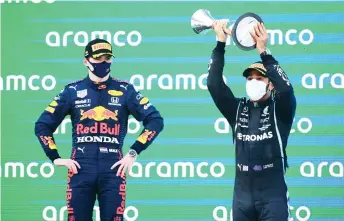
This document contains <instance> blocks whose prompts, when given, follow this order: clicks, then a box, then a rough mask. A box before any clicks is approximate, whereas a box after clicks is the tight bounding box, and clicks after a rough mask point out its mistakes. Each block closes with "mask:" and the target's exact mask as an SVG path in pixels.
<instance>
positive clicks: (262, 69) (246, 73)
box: [242, 61, 267, 78]
mask: <svg viewBox="0 0 344 221" xmlns="http://www.w3.org/2000/svg"><path fill="white" fill-rule="evenodd" d="M252 70H257V71H259V72H260V73H261V74H262V75H263V76H265V77H266V72H267V71H266V68H265V67H264V65H263V62H261V61H257V62H255V63H253V64H251V65H250V66H249V67H248V68H247V69H246V70H245V71H244V72H243V73H242V75H243V76H244V77H246V78H247V77H248V76H249V75H250V73H251V71H252Z"/></svg>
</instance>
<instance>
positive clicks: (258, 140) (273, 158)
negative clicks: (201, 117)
mask: <svg viewBox="0 0 344 221" xmlns="http://www.w3.org/2000/svg"><path fill="white" fill-rule="evenodd" d="M224 54H225V43H222V42H217V45H216V47H215V48H214V50H213V52H212V56H211V60H210V63H209V67H208V70H209V76H208V80H207V86H208V90H209V92H210V94H211V96H212V99H213V101H214V103H215V105H216V107H217V108H218V109H219V111H220V112H221V113H222V115H223V116H224V117H225V118H226V119H227V121H228V123H229V124H230V126H231V128H232V133H233V142H234V145H235V155H236V160H235V163H236V173H235V184H234V196H233V208H232V210H233V220H234V221H258V220H259V221H287V220H288V217H289V208H288V201H289V196H288V189H287V185H286V182H285V179H284V175H285V170H286V168H287V167H288V165H287V155H286V150H285V149H286V146H287V140H288V137H289V134H290V130H291V126H292V123H293V119H294V116H295V109H296V99H295V95H294V91H293V87H292V85H291V83H290V81H289V80H288V77H287V76H286V74H285V73H284V71H283V70H282V69H281V67H280V66H279V64H278V62H277V61H276V60H275V59H274V57H273V56H272V55H271V54H265V55H263V54H261V59H262V64H263V67H262V68H263V69H265V70H266V75H267V77H268V78H269V80H270V81H271V82H272V83H273V85H274V88H275V90H276V91H277V92H276V94H275V93H272V94H271V96H270V97H269V99H267V100H265V101H262V102H251V101H250V100H248V99H246V98H237V97H235V96H234V95H233V93H232V91H231V89H230V88H229V87H228V86H227V85H226V83H225V82H224V81H223V68H224V60H225V59H224Z"/></svg>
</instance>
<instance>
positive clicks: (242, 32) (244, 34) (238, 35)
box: [191, 9, 263, 51]
mask: <svg viewBox="0 0 344 221" xmlns="http://www.w3.org/2000/svg"><path fill="white" fill-rule="evenodd" d="M257 23H263V20H262V19H261V18H260V17H259V16H258V15H256V14H254V13H251V12H248V13H245V14H243V15H241V16H240V17H239V18H238V19H237V20H236V21H235V22H234V23H233V22H231V21H229V19H221V20H216V19H215V18H213V17H212V16H211V15H210V12H209V11H208V10H206V9H199V10H197V11H196V12H195V13H194V14H193V15H192V17H191V27H192V30H193V31H194V32H195V33H196V34H205V33H207V32H208V31H209V30H211V29H214V28H215V26H219V24H221V25H222V26H221V27H222V29H223V32H224V33H226V34H227V35H230V36H231V37H232V38H233V41H234V43H235V45H236V46H237V47H238V48H240V49H242V50H245V51H249V50H253V49H255V48H256V41H255V40H254V39H253V37H252V35H251V33H250V32H252V31H253V32H254V25H255V24H257ZM228 24H229V25H228ZM218 28H219V27H218ZM214 30H215V29H214ZM215 32H216V33H217V37H218V39H219V36H221V37H223V36H222V34H220V32H219V31H216V30H215ZM226 37H227V36H225V40H226ZM219 40H220V39H219Z"/></svg>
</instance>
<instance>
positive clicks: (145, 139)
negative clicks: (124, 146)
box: [128, 84, 164, 154]
mask: <svg viewBox="0 0 344 221" xmlns="http://www.w3.org/2000/svg"><path fill="white" fill-rule="evenodd" d="M128 92H129V95H128V109H129V111H130V113H131V114H132V115H133V116H134V118H135V119H136V120H137V121H139V122H142V123H143V127H144V129H143V130H142V131H141V134H140V136H139V137H138V138H137V139H136V141H135V143H134V144H133V145H132V146H131V149H133V150H135V151H136V152H137V154H140V153H141V152H142V151H143V150H145V149H146V148H147V147H148V146H149V145H150V144H151V143H152V142H153V141H154V140H155V138H156V137H157V136H158V135H159V133H160V132H161V131H162V130H163V128H164V120H163V118H162V116H161V115H160V113H159V111H158V110H157V109H156V108H155V106H153V105H152V104H151V103H150V102H149V100H148V98H147V97H144V96H143V95H142V94H141V93H140V92H138V91H136V90H135V88H134V87H133V85H131V84H130V85H129V86H128Z"/></svg>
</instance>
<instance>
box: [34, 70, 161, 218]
mask: <svg viewBox="0 0 344 221" xmlns="http://www.w3.org/2000/svg"><path fill="white" fill-rule="evenodd" d="M66 115H70V117H71V122H72V127H73V133H72V138H73V142H72V146H73V149H72V154H71V159H73V160H75V161H77V162H78V163H79V164H80V166H81V168H80V169H78V173H77V174H73V172H72V171H69V172H68V184H67V211H68V220H69V221H91V220H92V212H93V207H94V203H95V200H96V196H98V201H99V207H100V217H101V220H102V221H122V220H123V214H124V208H125V199H126V177H125V175H124V176H116V172H117V170H118V167H116V168H115V169H114V170H111V166H112V165H113V164H114V163H116V162H117V161H118V160H120V159H121V158H122V147H123V141H124V138H125V136H126V134H127V128H128V117H129V115H133V117H135V119H136V120H138V121H140V122H143V126H144V130H143V131H142V133H141V134H140V136H139V137H138V139H137V140H136V142H135V143H134V144H133V145H132V146H131V149H134V150H136V152H137V153H138V154H140V153H141V151H143V150H144V149H146V148H147V147H148V146H149V145H150V144H151V143H152V142H153V140H154V139H155V138H156V137H157V136H158V134H159V133H160V132H161V131H162V129H163V126H164V124H163V118H162V117H161V115H160V113H159V112H158V111H157V110H156V108H155V107H154V106H153V105H152V104H151V103H150V102H149V100H148V98H147V97H144V96H143V95H142V94H141V93H140V92H137V91H136V90H135V88H134V87H133V85H132V84H130V83H128V82H125V81H121V80H118V79H115V78H109V79H108V80H107V81H106V82H104V83H101V84H96V83H94V82H93V81H91V80H90V79H89V77H86V78H85V79H83V80H80V81H77V82H73V83H71V84H68V85H67V86H65V88H64V89H63V90H62V91H61V92H60V94H59V95H57V96H56V97H55V99H54V100H53V101H52V102H51V103H50V105H49V106H48V107H47V108H46V109H45V111H44V112H43V113H42V115H41V116H40V117H39V119H38V120H37V122H36V126H35V134H36V136H37V137H38V139H39V141H40V143H41V145H42V147H43V149H44V151H45V154H46V155H47V156H48V157H49V159H50V160H51V161H54V160H55V159H57V158H60V156H59V153H58V151H57V149H56V145H55V140H54V137H53V133H54V131H55V130H56V128H57V127H58V126H59V125H60V123H61V122H62V120H63V119H64V118H65V116H66Z"/></svg>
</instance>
